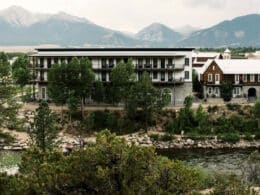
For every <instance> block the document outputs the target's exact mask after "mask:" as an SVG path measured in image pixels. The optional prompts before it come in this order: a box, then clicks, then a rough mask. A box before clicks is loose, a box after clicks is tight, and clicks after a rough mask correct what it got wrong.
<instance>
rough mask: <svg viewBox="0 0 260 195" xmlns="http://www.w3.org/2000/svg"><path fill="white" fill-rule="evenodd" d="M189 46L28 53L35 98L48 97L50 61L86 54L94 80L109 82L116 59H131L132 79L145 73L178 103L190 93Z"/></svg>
mask: <svg viewBox="0 0 260 195" xmlns="http://www.w3.org/2000/svg"><path fill="white" fill-rule="evenodd" d="M192 51H193V49H192V48H49V49H46V48H44V49H36V52H35V53H34V54H32V55H31V56H30V65H31V67H32V70H33V71H34V74H35V78H34V80H32V84H33V85H34V87H35V88H36V95H35V96H36V99H45V100H47V99H48V79H47V78H48V76H47V74H48V70H49V69H50V68H51V67H52V65H53V64H56V63H61V62H62V61H64V62H65V63H68V62H70V60H72V58H74V57H77V58H82V57H88V58H89V59H90V60H91V62H92V68H93V71H94V73H95V78H96V80H101V81H102V82H104V83H109V81H110V72H111V70H112V68H113V67H114V66H116V65H117V64H118V63H119V62H120V61H124V62H127V61H128V59H130V58H131V59H132V61H133V64H134V66H135V72H136V79H137V80H138V79H139V78H140V77H141V75H142V74H143V73H144V72H148V73H149V75H150V77H151V79H152V82H153V84H154V85H155V86H156V87H159V88H161V89H167V90H168V91H169V92H170V95H171V104H172V105H181V104H183V101H184V99H185V97H186V96H188V95H191V94H192Z"/></svg>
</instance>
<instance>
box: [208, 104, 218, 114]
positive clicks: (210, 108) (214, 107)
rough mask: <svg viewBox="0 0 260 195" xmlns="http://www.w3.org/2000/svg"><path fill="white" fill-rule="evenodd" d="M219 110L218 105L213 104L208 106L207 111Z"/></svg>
mask: <svg viewBox="0 0 260 195" xmlns="http://www.w3.org/2000/svg"><path fill="white" fill-rule="evenodd" d="M218 110H219V107H218V106H217V105H214V106H210V105H209V106H208V113H215V112H217V111H218Z"/></svg>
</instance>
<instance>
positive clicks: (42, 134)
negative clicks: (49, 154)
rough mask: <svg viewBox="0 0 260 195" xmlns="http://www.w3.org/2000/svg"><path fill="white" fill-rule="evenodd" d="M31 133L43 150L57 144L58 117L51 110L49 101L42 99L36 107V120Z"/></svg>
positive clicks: (34, 140)
mask: <svg viewBox="0 0 260 195" xmlns="http://www.w3.org/2000/svg"><path fill="white" fill-rule="evenodd" d="M29 134H30V137H31V139H32V142H33V144H34V145H36V146H37V147H39V148H40V149H41V150H42V151H43V152H45V151H46V150H51V149H53V147H54V146H55V145H56V143H57V141H56V139H57V136H58V128H57V126H56V117H55V115H54V114H53V113H52V112H51V110H50V108H49V106H48V103H47V102H45V101H41V102H40V104H39V107H38V108H37V109H36V114H35V116H34V122H33V124H32V126H31V129H30V132H29Z"/></svg>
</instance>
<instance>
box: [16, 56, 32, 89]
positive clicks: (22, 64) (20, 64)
mask: <svg viewBox="0 0 260 195" xmlns="http://www.w3.org/2000/svg"><path fill="white" fill-rule="evenodd" d="M28 65H29V61H28V56H27V55H20V56H18V58H17V59H16V60H15V62H14V64H13V66H12V73H13V74H12V76H13V78H14V81H15V83H16V84H18V85H20V87H22V88H23V87H24V86H25V85H27V84H29V81H30V78H31V74H30V70H29V66H28Z"/></svg>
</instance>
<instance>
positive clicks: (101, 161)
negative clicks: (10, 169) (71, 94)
mask: <svg viewBox="0 0 260 195" xmlns="http://www.w3.org/2000/svg"><path fill="white" fill-rule="evenodd" d="M0 181H1V182H0V190H1V192H5V193H6V194H10V193H12V194H188V193H190V192H191V191H192V190H196V189H199V188H200V185H201V180H200V172H199V170H197V169H194V168H192V167H189V166H187V165H185V164H183V163H182V162H180V161H171V160H169V159H167V158H165V157H160V156H157V155H156V153H155V150H154V149H153V148H148V147H140V146H136V145H128V144H127V143H126V141H125V140H124V139H123V138H119V137H116V136H115V134H111V133H109V132H108V131H103V132H101V133H99V134H98V135H97V141H96V144H93V145H90V146H88V147H87V148H86V149H85V150H78V151H74V152H73V153H72V154H71V155H69V156H63V155H62V154H61V153H59V152H57V151H55V150H53V151H47V152H43V151H42V150H39V149H37V148H32V149H29V150H27V151H26V152H25V153H24V154H23V155H22V163H21V166H20V173H19V174H18V175H16V176H15V177H12V176H9V177H8V176H6V175H4V176H3V175H1V176H0ZM2 184H4V185H2Z"/></svg>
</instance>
